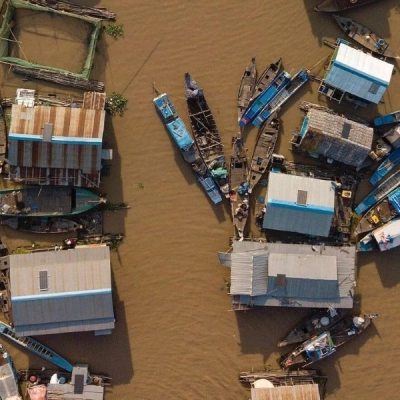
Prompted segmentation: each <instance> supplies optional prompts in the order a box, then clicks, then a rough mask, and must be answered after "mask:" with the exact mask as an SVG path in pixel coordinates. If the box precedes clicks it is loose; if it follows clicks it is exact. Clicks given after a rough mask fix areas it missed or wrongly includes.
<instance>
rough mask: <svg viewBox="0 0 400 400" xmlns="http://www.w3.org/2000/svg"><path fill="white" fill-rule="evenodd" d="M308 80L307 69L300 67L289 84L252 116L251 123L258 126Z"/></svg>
mask: <svg viewBox="0 0 400 400" xmlns="http://www.w3.org/2000/svg"><path fill="white" fill-rule="evenodd" d="M309 80H310V75H308V73H307V71H305V70H304V69H301V70H300V71H299V72H297V74H296V75H294V76H293V78H292V79H291V80H290V82H289V84H288V85H287V86H285V87H284V88H283V89H282V90H281V91H280V92H279V93H278V94H277V95H276V96H275V97H274V98H273V99H272V101H270V102H269V104H268V105H266V106H265V107H264V108H263V109H262V110H261V111H260V112H259V113H258V115H257V116H256V118H254V120H253V122H252V124H253V125H254V126H260V125H261V124H262V123H263V122H264V121H266V120H267V119H268V118H269V117H270V116H271V115H272V114H273V113H274V112H275V111H277V110H278V109H279V108H280V107H281V106H282V105H283V104H284V103H285V102H286V100H288V99H289V98H290V97H291V96H292V95H293V94H294V93H296V92H297V91H298V90H299V89H300V88H301V87H302V86H303V85H304V84H305V83H306V82H308V81H309Z"/></svg>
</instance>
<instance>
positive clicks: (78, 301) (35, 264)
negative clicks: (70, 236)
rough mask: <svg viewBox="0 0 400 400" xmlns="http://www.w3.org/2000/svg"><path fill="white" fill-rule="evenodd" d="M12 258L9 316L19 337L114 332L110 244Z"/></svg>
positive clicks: (14, 255) (12, 256) (13, 255)
mask: <svg viewBox="0 0 400 400" xmlns="http://www.w3.org/2000/svg"><path fill="white" fill-rule="evenodd" d="M8 257H9V261H8V263H9V268H10V272H9V274H10V288H9V290H10V293H11V310H12V311H11V315H12V318H11V319H12V323H13V326H14V330H15V335H16V336H17V337H20V336H30V335H32V336H35V335H48V334H56V333H66V332H82V331H94V333H95V335H104V334H110V333H111V330H112V329H113V328H114V325H115V319H114V310H113V301H112V289H111V267H110V249H109V246H107V245H96V246H93V245H91V246H79V247H76V248H75V249H71V250H67V251H43V252H37V253H31V254H11V255H9V256H8Z"/></svg>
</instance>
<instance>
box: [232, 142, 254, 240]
mask: <svg viewBox="0 0 400 400" xmlns="http://www.w3.org/2000/svg"><path fill="white" fill-rule="evenodd" d="M246 150H247V149H246V148H245V147H244V144H243V139H242V137H241V136H234V137H233V138H232V153H231V162H230V170H229V199H230V204H231V212H232V220H233V225H234V226H235V228H236V229H235V232H236V233H237V236H238V237H239V239H240V240H243V239H244V230H245V227H246V223H247V218H248V215H249V200H248V195H247V190H248V183H247V175H248V173H249V167H248V162H247V156H246Z"/></svg>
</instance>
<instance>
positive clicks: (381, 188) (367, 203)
mask: <svg viewBox="0 0 400 400" xmlns="http://www.w3.org/2000/svg"><path fill="white" fill-rule="evenodd" d="M399 185H400V170H397V171H396V172H395V173H394V174H393V175H391V176H390V177H389V178H387V179H386V180H385V181H383V182H382V183H381V184H380V185H378V186H377V187H376V188H375V189H374V190H373V191H372V192H371V193H370V194H369V195H368V196H367V197H365V198H364V199H363V200H362V201H361V202H360V203H359V204H358V206H357V207H356V208H355V210H354V212H355V213H356V214H358V215H361V214H363V213H364V212H365V211H367V210H368V209H369V208H371V207H373V206H374V205H375V204H377V203H378V202H379V201H381V200H383V199H384V198H385V197H386V196H387V195H388V194H389V193H390V192H391V191H392V190H394V189H396V188H397V187H398V186H399Z"/></svg>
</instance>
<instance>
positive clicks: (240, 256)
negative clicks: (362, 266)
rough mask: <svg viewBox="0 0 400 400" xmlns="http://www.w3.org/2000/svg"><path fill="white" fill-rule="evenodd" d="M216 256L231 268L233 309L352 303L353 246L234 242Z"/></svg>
mask: <svg viewBox="0 0 400 400" xmlns="http://www.w3.org/2000/svg"><path fill="white" fill-rule="evenodd" d="M218 255H219V260H220V262H221V264H222V265H225V266H227V267H230V268H231V285H230V295H231V297H232V306H233V309H234V310H245V309H249V308H251V307H253V306H275V307H305V308H307V307H310V308H329V307H334V308H352V307H353V295H354V288H355V264H356V259H355V257H356V248H355V246H345V247H341V246H326V245H318V246H316V245H314V246H312V245H309V244H285V243H270V242H259V241H242V242H240V241H234V242H233V244H232V251H231V252H228V253H219V254H218Z"/></svg>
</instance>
